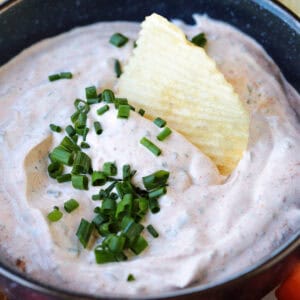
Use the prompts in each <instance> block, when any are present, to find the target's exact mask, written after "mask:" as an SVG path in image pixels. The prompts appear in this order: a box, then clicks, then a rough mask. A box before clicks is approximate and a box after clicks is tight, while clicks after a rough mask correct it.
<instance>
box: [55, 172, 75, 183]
mask: <svg viewBox="0 0 300 300" xmlns="http://www.w3.org/2000/svg"><path fill="white" fill-rule="evenodd" d="M71 179H72V175H71V174H63V175H60V176H57V177H56V180H57V182H58V183H63V182H68V181H71Z"/></svg>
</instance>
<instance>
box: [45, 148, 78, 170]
mask: <svg viewBox="0 0 300 300" xmlns="http://www.w3.org/2000/svg"><path fill="white" fill-rule="evenodd" d="M50 158H51V160H52V161H57V162H60V163H62V164H63V165H67V166H71V165H72V164H73V154H72V153H70V152H69V151H67V150H65V149H64V148H63V147H62V146H58V147H55V148H54V149H53V151H52V152H51V153H50Z"/></svg>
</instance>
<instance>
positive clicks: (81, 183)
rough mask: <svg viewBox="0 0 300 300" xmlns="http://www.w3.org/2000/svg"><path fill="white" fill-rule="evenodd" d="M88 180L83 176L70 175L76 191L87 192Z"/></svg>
mask: <svg viewBox="0 0 300 300" xmlns="http://www.w3.org/2000/svg"><path fill="white" fill-rule="evenodd" d="M88 184H89V179H88V178H87V176H85V175H72V186H73V188H75V189H78V190H88Z"/></svg>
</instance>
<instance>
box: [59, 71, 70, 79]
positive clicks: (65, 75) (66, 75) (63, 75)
mask: <svg viewBox="0 0 300 300" xmlns="http://www.w3.org/2000/svg"><path fill="white" fill-rule="evenodd" d="M59 75H60V78H61V79H72V78H73V74H72V73H71V72H61V73H60V74H59Z"/></svg>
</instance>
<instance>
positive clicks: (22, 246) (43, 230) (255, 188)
mask: <svg viewBox="0 0 300 300" xmlns="http://www.w3.org/2000/svg"><path fill="white" fill-rule="evenodd" d="M177 24H179V25H180V26H181V27H182V28H183V29H184V31H185V32H186V34H187V36H188V37H192V36H193V35H195V34H198V33H199V32H202V31H204V32H205V33H206V34H207V37H208V45H207V48H206V49H207V51H208V54H209V55H210V56H211V57H212V58H213V59H214V60H215V61H216V62H217V64H218V66H219V68H220V70H221V71H222V72H223V73H224V75H225V76H226V78H227V79H228V80H229V81H230V82H231V83H232V84H233V86H234V87H235V90H236V91H237V92H238V94H239V95H240V97H241V99H242V100H243V101H244V102H245V104H246V106H247V107H248V108H249V110H250V112H251V132H250V141H249V146H248V149H247V151H246V152H245V153H244V155H243V158H242V160H241V161H240V163H239V165H238V166H237V168H236V170H235V171H234V172H233V173H232V174H231V176H230V177H228V178H224V177H222V176H220V175H219V173H218V171H217V169H216V167H215V166H214V164H213V163H212V162H211V161H210V160H209V158H207V157H206V156H205V155H204V154H202V153H201V152H200V151H199V150H198V149H197V148H196V147H194V146H193V145H192V144H190V143H189V142H188V141H187V140H186V139H185V138H184V137H183V136H181V135H180V134H178V133H176V132H173V134H172V135H171V136H170V137H169V138H168V139H167V140H165V141H164V142H157V144H158V145H159V147H160V148H161V149H162V152H163V154H162V155H161V156H159V157H155V156H154V155H152V154H151V153H150V152H149V151H148V150H147V149H145V148H144V147H143V146H141V145H140V144H139V140H140V139H141V137H143V136H148V137H150V138H151V137H154V136H156V135H157V133H158V132H159V128H158V127H156V126H155V125H154V124H153V123H152V122H151V121H149V120H147V119H145V118H143V117H141V116H140V115H138V114H137V113H134V112H131V116H130V118H129V119H128V120H121V119H118V118H117V117H116V111H115V110H114V109H113V108H112V109H110V110H109V111H108V112H107V113H106V114H104V115H103V116H101V117H99V116H98V115H97V114H96V112H95V110H96V109H97V108H98V106H97V105H95V106H93V108H92V111H91V112H90V114H89V121H88V122H89V125H90V126H89V127H92V125H91V124H92V123H93V121H94V120H100V121H101V124H102V126H103V130H104V131H103V134H102V135H100V136H97V135H96V134H95V133H93V130H91V131H90V133H89V134H88V136H87V142H88V143H89V144H90V145H92V147H91V149H89V150H87V153H88V154H89V155H90V157H91V158H92V161H93V167H94V169H100V168H101V167H102V164H103V162H105V161H116V163H117V165H118V166H119V169H120V166H122V165H123V164H130V165H131V166H132V167H133V169H136V170H138V172H137V174H136V176H135V178H134V182H135V183H136V184H137V185H141V177H142V176H145V175H148V174H150V173H152V172H154V171H156V170H158V169H165V170H168V171H170V174H171V176H170V179H169V184H170V186H169V188H168V193H167V195H165V196H163V197H162V198H161V199H160V204H161V211H160V212H159V213H158V214H149V215H148V216H147V218H146V220H145V222H144V223H145V224H149V223H151V224H153V226H154V227H155V228H156V229H157V231H158V232H159V234H160V236H159V238H157V239H154V238H152V237H151V236H150V235H149V234H148V233H147V232H145V236H146V238H147V240H148V241H149V247H148V249H147V250H146V251H144V252H143V253H142V254H141V255H139V256H136V257H133V258H131V259H130V260H129V261H127V262H122V263H110V264H105V265H97V264H96V263H95V258H94V254H93V251H92V250H87V249H83V248H82V246H81V244H80V243H79V242H78V239H77V237H76V236H75V232H76V230H77V227H78V225H79V222H80V219H81V217H84V218H86V219H88V220H91V218H92V217H93V215H94V214H93V208H94V207H95V206H97V205H99V203H97V202H95V201H91V195H92V194H94V193H95V192H97V191H98V190H99V188H94V187H93V188H90V190H89V191H79V190H75V189H73V188H72V187H71V185H70V183H64V184H58V183H56V181H55V180H53V179H51V178H49V177H48V175H47V164H48V153H49V151H51V149H52V148H53V147H54V146H55V145H57V144H58V143H59V142H60V140H61V139H62V137H63V134H58V133H52V132H50V130H49V124H50V123H55V124H58V125H60V126H62V127H65V126H67V125H68V124H69V123H70V121H69V116H70V115H71V114H72V112H73V110H74V108H73V102H74V99H76V98H84V88H85V87H87V86H90V85H96V87H97V88H98V91H101V90H102V89H103V88H113V86H114V84H115V83H116V78H115V73H114V68H113V64H114V59H115V58H117V59H119V60H120V61H121V62H122V63H123V64H125V63H126V61H127V60H128V58H129V56H130V53H131V51H132V46H133V41H134V40H135V39H136V38H137V34H138V31H139V25H138V24H136V23H128V22H113V23H99V24H94V25H91V26H87V27H83V28H78V29H75V30H72V31H70V32H68V33H65V34H62V35H60V36H57V37H55V38H51V39H48V40H45V41H42V42H40V43H38V44H36V45H34V46H32V47H30V48H29V49H27V50H25V51H24V52H22V53H21V54H20V55H18V56H17V57H16V58H14V59H13V60H12V61H10V62H9V63H7V64H6V65H5V66H3V67H2V68H1V69H0V101H1V110H0V124H1V125H0V126H1V127H0V143H1V154H0V155H1V156H0V157H1V161H0V174H1V183H0V207H1V208H0V255H1V259H2V260H6V261H8V262H10V264H11V265H15V264H16V262H17V260H18V259H19V260H21V261H22V262H23V264H21V267H22V269H25V272H26V273H28V274H29V275H30V276H32V277H34V278H36V279H38V280H40V281H43V282H47V283H48V284H52V285H55V286H58V287H60V288H64V289H71V290H73V291H82V292H87V293H91V294H101V295H103V294H105V293H108V294H119V293H121V294H124V295H125V294H149V293H159V292H162V291H167V290H174V289H179V288H184V287H186V286H189V285H191V284H194V283H207V282H212V281H216V280H218V279H221V278H225V277H226V276H228V275H231V274H233V273H236V272H239V271H242V270H243V269H244V268H245V267H247V266H250V265H252V264H253V263H255V262H257V261H258V260H259V259H261V258H263V257H265V256H266V255H268V254H270V253H271V251H272V250H274V249H276V248H277V247H278V246H279V245H280V244H282V243H283V242H284V241H285V239H286V238H288V237H289V236H290V235H291V234H293V233H294V232H296V231H297V230H299V227H300V190H299V188H300V177H299V164H300V135H299V129H300V127H299V123H298V122H297V119H296V116H295V112H294V110H293V108H292V104H291V103H294V105H295V106H298V108H299V103H300V97H299V95H298V94H297V93H296V92H295V91H294V89H293V88H292V87H291V86H290V85H289V84H288V83H286V82H285V80H284V78H283V77H282V75H281V74H280V72H279V70H278V68H277V67H276V66H275V65H274V63H273V62H272V61H271V60H270V58H269V57H268V56H267V55H266V54H265V52H264V51H263V49H262V48H261V47H260V46H259V45H257V44H256V43H255V42H254V41H253V40H251V39H250V38H249V37H247V36H245V35H244V34H242V33H241V32H239V31H237V30H236V29H233V28H232V27H230V26H228V25H226V24H224V23H220V22H216V21H213V20H210V19H208V18H204V17H199V16H197V17H196V25H195V26H188V25H185V24H183V23H181V22H177ZM115 32H122V33H123V34H125V35H126V36H128V37H129V38H130V39H131V40H130V42H129V43H128V44H127V45H126V46H125V47H123V48H116V47H114V46H112V45H111V44H109V42H108V40H109V38H110V36H111V35H112V34H113V33H115ZM61 71H71V72H72V73H73V75H74V77H73V79H72V80H60V81H56V82H49V81H48V79H47V76H48V75H50V74H53V73H57V72H61ZM100 105H101V104H100ZM119 175H120V173H119ZM70 198H75V199H77V200H78V201H79V202H80V207H79V209H77V210H76V211H74V212H73V213H72V214H64V217H63V218H62V219H61V220H60V221H59V222H56V223H50V222H49V221H48V220H47V214H48V213H49V212H50V211H51V210H52V208H53V206H54V205H57V206H59V207H61V208H62V207H63V203H64V202H65V201H66V200H68V199H70ZM18 265H19V266H20V261H18ZM129 273H132V274H134V276H135V277H136V281H134V282H127V281H126V279H127V276H128V274H129Z"/></svg>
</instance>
